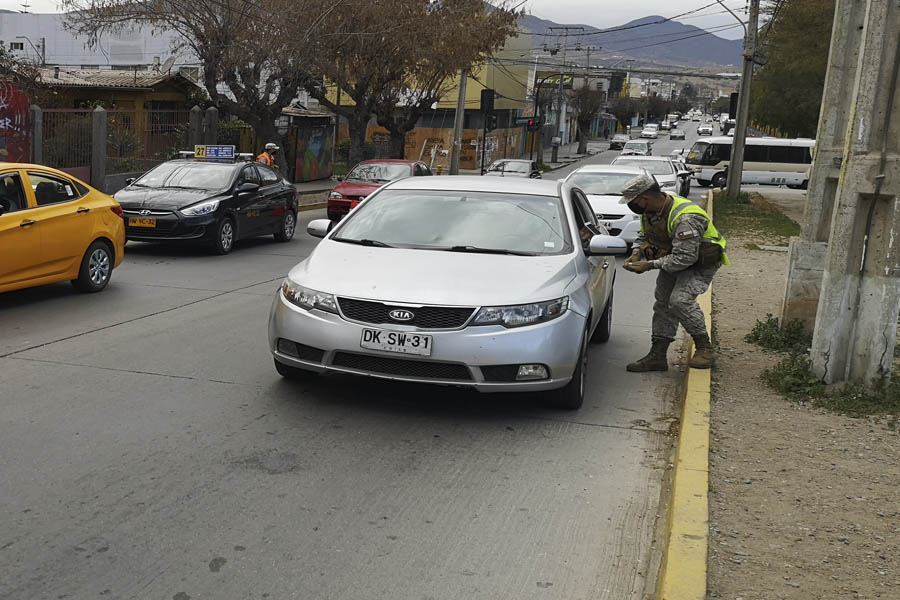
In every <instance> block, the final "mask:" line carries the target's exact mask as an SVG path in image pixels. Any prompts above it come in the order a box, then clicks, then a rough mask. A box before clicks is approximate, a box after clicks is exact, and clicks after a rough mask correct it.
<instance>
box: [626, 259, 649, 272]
mask: <svg viewBox="0 0 900 600" xmlns="http://www.w3.org/2000/svg"><path fill="white" fill-rule="evenodd" d="M651 267H652V265H651V264H650V262H649V261H646V260H638V261H634V262H626V263H625V270H626V271H631V272H632V273H646V272H647V271H649V270H650V269H651Z"/></svg>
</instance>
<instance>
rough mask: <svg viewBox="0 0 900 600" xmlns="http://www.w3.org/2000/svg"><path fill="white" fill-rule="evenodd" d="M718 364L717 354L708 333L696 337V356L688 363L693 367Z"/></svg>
mask: <svg viewBox="0 0 900 600" xmlns="http://www.w3.org/2000/svg"><path fill="white" fill-rule="evenodd" d="M715 364H716V354H715V352H714V351H713V347H712V344H711V343H710V341H709V336H708V335H703V336H702V337H700V336H697V337H695V338H694V356H692V357H691V361H690V362H689V363H688V365H690V367H691V368H692V369H709V368H712V366H713V365H715Z"/></svg>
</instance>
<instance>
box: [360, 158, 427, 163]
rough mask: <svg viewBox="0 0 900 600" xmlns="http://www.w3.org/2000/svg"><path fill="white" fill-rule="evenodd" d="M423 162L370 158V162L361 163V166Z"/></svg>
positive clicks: (417, 161)
mask: <svg viewBox="0 0 900 600" xmlns="http://www.w3.org/2000/svg"><path fill="white" fill-rule="evenodd" d="M419 162H422V161H419V160H402V159H399V158H370V159H369V160H364V161H361V162H360V163H359V164H361V165H375V164H379V165H380V164H385V165H414V164H416V163H419Z"/></svg>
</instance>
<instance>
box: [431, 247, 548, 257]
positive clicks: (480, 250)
mask: <svg viewBox="0 0 900 600" xmlns="http://www.w3.org/2000/svg"><path fill="white" fill-rule="evenodd" d="M446 250H447V251H448V252H472V253H473V254H508V255H510V256H537V254H535V253H534V252H521V251H519V250H508V249H506V248H480V247H478V246H450V247H449V248H447V249H446Z"/></svg>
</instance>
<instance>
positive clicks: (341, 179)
mask: <svg viewBox="0 0 900 600" xmlns="http://www.w3.org/2000/svg"><path fill="white" fill-rule="evenodd" d="M336 179H337V180H338V181H343V180H344V176H343V175H338V176H337V177H336Z"/></svg>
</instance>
